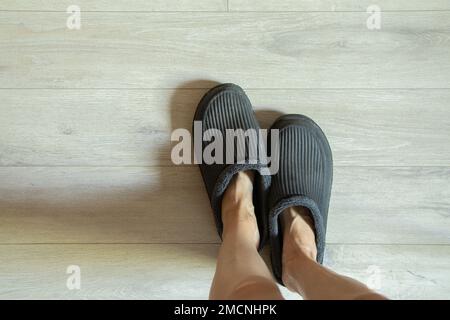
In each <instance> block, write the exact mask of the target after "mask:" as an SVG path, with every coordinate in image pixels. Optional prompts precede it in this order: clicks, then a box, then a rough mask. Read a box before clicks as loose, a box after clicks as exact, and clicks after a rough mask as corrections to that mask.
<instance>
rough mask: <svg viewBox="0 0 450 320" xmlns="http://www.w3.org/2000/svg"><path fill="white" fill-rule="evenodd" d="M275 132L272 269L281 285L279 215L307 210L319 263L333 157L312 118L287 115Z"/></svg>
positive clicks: (271, 232) (271, 197)
mask: <svg viewBox="0 0 450 320" xmlns="http://www.w3.org/2000/svg"><path fill="white" fill-rule="evenodd" d="M272 129H279V130H280V133H279V138H280V157H279V158H280V168H279V171H278V174H276V175H275V176H274V177H272V185H271V189H270V213H269V225H270V237H271V244H272V266H273V269H274V273H275V276H276V278H277V279H278V280H279V281H280V282H281V270H282V266H281V253H282V237H283V235H282V230H280V226H279V214H280V213H282V212H283V211H284V210H285V209H286V208H288V207H290V206H304V207H307V208H308V209H309V210H310V212H311V215H312V218H313V220H314V223H315V234H316V243H317V250H318V255H317V261H318V262H320V263H321V262H322V260H323V254H324V247H325V232H326V225H327V216H328V206H329V201H330V194H331V185H332V178H333V172H332V170H333V169H332V155H331V149H330V147H329V144H328V141H327V139H326V137H325V135H324V134H323V132H322V130H321V129H320V128H319V127H318V126H317V125H316V124H315V123H314V122H313V121H312V120H311V119H309V118H307V117H304V116H300V115H286V116H282V117H280V118H279V120H277V121H276V122H275V124H274V126H273V127H272Z"/></svg>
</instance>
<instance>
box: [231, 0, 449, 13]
mask: <svg viewBox="0 0 450 320" xmlns="http://www.w3.org/2000/svg"><path fill="white" fill-rule="evenodd" d="M371 5H377V6H379V7H380V8H381V10H382V11H404V10H449V9H450V2H449V1H447V0H433V1H421V0H396V1H392V0H377V1H372V0H344V1H342V0H320V1H317V0H302V1H298V0H283V1H277V0H229V8H230V11H363V12H366V10H367V7H369V6H371Z"/></svg>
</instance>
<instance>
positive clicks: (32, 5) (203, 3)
mask: <svg viewBox="0 0 450 320" xmlns="http://www.w3.org/2000/svg"><path fill="white" fill-rule="evenodd" d="M71 5H77V6H79V7H80V9H81V11H82V12H85V11H103V12H114V11H118V12H127V11H139V12H145V11H227V0H195V1H192V0H151V1H148V0H114V1H109V0H95V1H92V0H76V1H73V0H33V1H29V0H2V1H1V3H0V10H11V11H62V12H65V11H66V9H67V7H69V6H71Z"/></svg>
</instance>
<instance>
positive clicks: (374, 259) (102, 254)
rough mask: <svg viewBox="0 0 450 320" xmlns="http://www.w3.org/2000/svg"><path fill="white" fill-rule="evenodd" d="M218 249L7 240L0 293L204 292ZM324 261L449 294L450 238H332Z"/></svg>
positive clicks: (429, 295) (109, 295) (162, 295)
mask: <svg viewBox="0 0 450 320" xmlns="http://www.w3.org/2000/svg"><path fill="white" fill-rule="evenodd" d="M217 250H218V246H217V245H189V244H177V245H23V246H17V245H1V246H0V260H1V261H2V263H1V264H0V298H2V299H18V298H21V299H22V298H27V299H183V300H184V299H206V298H207V297H208V292H209V286H210V283H211V280H212V277H213V274H214V268H215V258H216V256H217ZM266 260H268V259H267V255H266ZM325 264H326V265H327V266H329V267H331V268H333V269H334V270H337V271H338V272H341V273H343V274H345V275H350V276H353V277H355V278H356V279H358V280H360V281H362V282H365V283H367V284H370V283H372V282H373V280H372V279H373V277H374V276H376V277H378V279H379V282H378V284H379V291H380V292H382V293H383V294H385V295H387V296H388V297H390V298H393V299H399V298H403V299H445V298H448V294H449V290H450V286H449V284H450V277H449V273H448V272H447V269H448V265H449V264H450V247H449V246H398V245H383V246H379V245H377V246H373V245H331V246H329V247H328V249H327V255H326V258H325ZM69 265H78V266H79V267H80V268H81V289H80V290H68V289H67V287H66V281H67V277H68V275H67V274H66V270H67V267H68V266H69ZM180 266H183V271H182V272H180ZM371 277H372V279H371ZM375 283H376V282H375ZM282 291H283V294H284V295H285V297H286V298H288V299H298V298H299V296H298V295H295V294H293V293H290V292H288V291H287V290H286V289H284V288H283V290H282Z"/></svg>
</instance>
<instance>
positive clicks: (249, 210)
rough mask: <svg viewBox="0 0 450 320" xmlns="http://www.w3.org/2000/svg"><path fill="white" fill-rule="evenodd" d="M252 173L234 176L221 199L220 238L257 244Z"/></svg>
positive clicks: (241, 173) (247, 172)
mask: <svg viewBox="0 0 450 320" xmlns="http://www.w3.org/2000/svg"><path fill="white" fill-rule="evenodd" d="M253 178H254V173H253V172H252V171H243V172H238V173H236V174H235V176H234V177H233V179H232V180H231V182H230V184H229V185H228V188H227V190H226V191H225V193H224V196H223V199H222V222H223V235H222V238H223V239H224V240H225V238H227V239H228V238H231V239H233V238H236V237H237V238H239V239H241V240H248V241H249V242H251V243H256V245H258V243H259V231H258V222H257V219H256V215H255V208H254V206H253Z"/></svg>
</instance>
